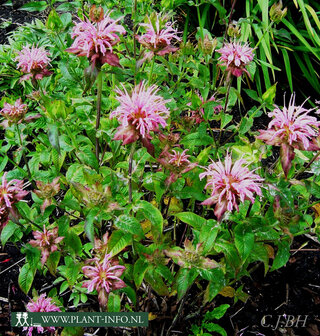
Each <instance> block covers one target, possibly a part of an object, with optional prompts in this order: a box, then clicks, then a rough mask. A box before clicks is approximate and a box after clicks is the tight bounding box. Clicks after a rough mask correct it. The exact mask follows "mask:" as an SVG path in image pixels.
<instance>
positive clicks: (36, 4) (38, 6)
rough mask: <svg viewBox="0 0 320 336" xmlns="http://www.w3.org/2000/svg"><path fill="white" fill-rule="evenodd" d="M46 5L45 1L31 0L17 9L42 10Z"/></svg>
mask: <svg viewBox="0 0 320 336" xmlns="http://www.w3.org/2000/svg"><path fill="white" fill-rule="evenodd" d="M47 7H48V4H47V2H46V1H31V2H28V3H26V4H24V5H23V6H22V7H20V8H19V10H25V11H28V12H43V11H44V10H46V9H47Z"/></svg>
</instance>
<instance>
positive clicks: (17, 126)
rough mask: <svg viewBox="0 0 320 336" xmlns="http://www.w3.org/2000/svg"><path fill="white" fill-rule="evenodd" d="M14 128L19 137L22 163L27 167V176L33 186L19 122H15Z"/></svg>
mask: <svg viewBox="0 0 320 336" xmlns="http://www.w3.org/2000/svg"><path fill="white" fill-rule="evenodd" d="M16 129H17V133H18V137H19V143H20V146H21V151H22V157H23V160H24V163H25V165H26V167H27V171H28V177H29V180H30V182H31V183H32V186H33V187H35V186H34V182H33V180H32V175H31V170H30V167H29V163H28V160H27V157H26V154H25V152H24V147H23V143H22V138H21V132H20V127H19V124H16Z"/></svg>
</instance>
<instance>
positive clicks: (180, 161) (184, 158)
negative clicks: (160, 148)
mask: <svg viewBox="0 0 320 336" xmlns="http://www.w3.org/2000/svg"><path fill="white" fill-rule="evenodd" d="M187 151H188V149H185V150H184V151H183V152H181V153H180V152H178V151H175V150H174V149H173V150H172V152H173V154H169V156H170V160H169V163H170V164H172V165H174V166H176V167H181V166H185V165H188V164H190V163H191V162H190V161H189V160H188V158H189V157H190V155H187V154H186V152H187Z"/></svg>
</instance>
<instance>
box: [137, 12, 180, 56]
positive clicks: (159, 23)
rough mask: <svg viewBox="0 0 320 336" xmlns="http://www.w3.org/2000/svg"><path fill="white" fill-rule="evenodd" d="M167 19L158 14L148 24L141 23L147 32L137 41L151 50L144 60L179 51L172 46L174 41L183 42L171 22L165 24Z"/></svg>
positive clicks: (138, 37)
mask: <svg viewBox="0 0 320 336" xmlns="http://www.w3.org/2000/svg"><path fill="white" fill-rule="evenodd" d="M166 19H167V18H166V17H163V18H161V17H160V14H157V15H154V16H153V17H151V18H150V17H148V23H140V26H141V27H144V28H145V29H146V32H145V34H143V35H141V36H136V39H137V40H138V41H139V43H141V44H142V45H144V46H145V47H146V48H148V49H149V50H150V52H149V53H148V54H147V55H146V57H145V58H144V59H146V58H148V59H150V58H152V56H153V55H154V54H156V55H160V56H163V55H165V54H168V53H170V52H175V51H177V50H178V48H176V47H173V46H172V45H171V42H172V40H176V41H181V39H180V37H178V35H177V34H178V31H177V30H176V29H174V28H173V27H172V24H171V22H166V23H165V21H166Z"/></svg>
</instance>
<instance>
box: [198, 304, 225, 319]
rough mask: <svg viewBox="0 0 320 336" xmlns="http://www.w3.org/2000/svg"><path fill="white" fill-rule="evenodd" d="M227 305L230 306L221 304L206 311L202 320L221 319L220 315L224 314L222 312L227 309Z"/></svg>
mask: <svg viewBox="0 0 320 336" xmlns="http://www.w3.org/2000/svg"><path fill="white" fill-rule="evenodd" d="M229 307H230V305H228V304H223V305H221V306H219V307H217V308H215V309H213V311H212V312H206V314H205V315H204V319H203V320H204V321H212V320H219V319H221V317H223V316H224V314H225V313H226V311H227V310H228V308H229Z"/></svg>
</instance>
